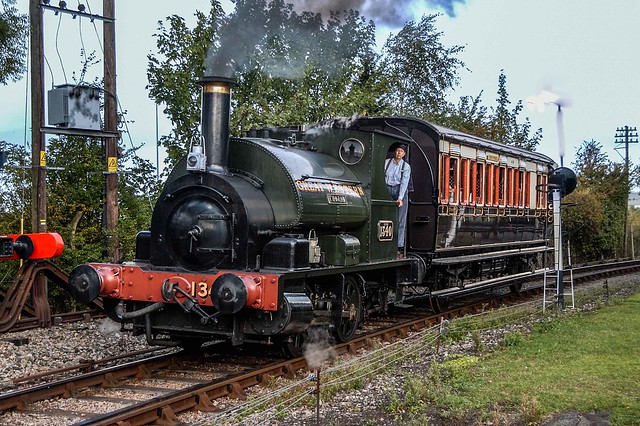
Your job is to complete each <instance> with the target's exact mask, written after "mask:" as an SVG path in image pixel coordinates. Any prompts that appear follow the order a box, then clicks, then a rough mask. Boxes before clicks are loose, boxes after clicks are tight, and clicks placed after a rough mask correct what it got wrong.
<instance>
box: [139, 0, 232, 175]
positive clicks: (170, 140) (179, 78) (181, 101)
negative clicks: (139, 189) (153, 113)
mask: <svg viewBox="0 0 640 426" xmlns="http://www.w3.org/2000/svg"><path fill="white" fill-rule="evenodd" d="M195 15H196V20H197V23H196V26H195V28H193V29H189V28H188V26H187V24H186V22H185V20H184V18H183V17H181V16H177V15H173V16H169V17H168V18H167V22H168V26H167V25H165V24H164V23H163V22H162V21H160V22H158V33H156V34H155V36H156V38H157V41H156V46H157V47H158V55H157V56H156V55H151V54H150V55H148V56H147V58H148V59H149V65H148V66H147V77H148V79H149V85H148V86H147V88H148V89H149V97H150V98H151V99H154V100H155V101H156V103H158V104H159V103H164V105H165V108H164V110H163V112H164V113H165V114H167V115H168V116H169V118H170V119H171V123H172V130H171V133H170V134H169V135H163V136H162V137H161V138H160V144H161V145H162V146H163V147H164V148H165V149H166V150H167V156H168V159H169V160H168V161H170V162H171V164H175V162H176V161H178V160H179V159H180V158H182V157H183V156H184V154H185V152H186V150H187V148H188V146H189V145H190V143H191V142H192V141H195V140H198V138H199V135H198V132H197V130H198V122H199V117H200V114H199V112H200V111H199V104H198V100H199V96H200V88H199V86H198V84H197V83H196V80H197V79H198V78H200V77H202V75H203V72H204V63H205V59H206V57H207V49H208V46H209V45H210V44H211V43H215V41H216V34H217V33H218V32H219V27H220V25H221V24H222V20H223V17H224V12H223V11H222V7H221V6H220V3H219V2H218V1H216V0H212V1H211V11H210V12H209V14H208V15H205V14H203V13H202V12H199V11H196V13H195Z"/></svg>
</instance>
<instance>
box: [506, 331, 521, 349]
mask: <svg viewBox="0 0 640 426" xmlns="http://www.w3.org/2000/svg"><path fill="white" fill-rule="evenodd" d="M524 340H525V338H524V336H523V335H522V333H519V332H515V333H506V334H505V335H504V340H503V344H504V345H505V346H518V345H520V344H521V343H522V342H524Z"/></svg>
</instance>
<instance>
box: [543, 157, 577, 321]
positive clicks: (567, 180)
mask: <svg viewBox="0 0 640 426" xmlns="http://www.w3.org/2000/svg"><path fill="white" fill-rule="evenodd" d="M576 184H577V179H576V175H575V173H574V172H573V170H571V169H569V168H567V167H559V168H558V169H556V170H554V172H553V173H552V174H551V175H550V176H549V192H550V194H551V199H552V203H553V247H554V254H555V256H554V259H555V262H554V263H555V270H556V292H557V293H556V294H557V296H558V309H560V310H561V311H563V310H564V257H563V252H562V251H563V250H562V244H563V243H562V214H561V213H562V210H561V207H562V206H561V199H562V197H564V196H565V195H568V194H570V193H572V192H573V190H574V189H575V188H576Z"/></svg>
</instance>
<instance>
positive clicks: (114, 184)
mask: <svg viewBox="0 0 640 426" xmlns="http://www.w3.org/2000/svg"><path fill="white" fill-rule="evenodd" d="M103 14H104V16H105V18H111V20H109V21H105V22H104V26H103V37H104V130H105V132H116V131H117V130H118V100H117V97H116V31H115V26H116V23H115V16H116V13H115V0H103ZM105 153H106V161H107V165H106V166H107V171H106V177H107V178H106V195H105V206H104V212H105V227H106V230H107V249H108V254H109V258H110V259H111V260H112V261H114V262H117V261H119V260H120V250H119V244H118V238H117V235H116V230H117V228H118V137H107V138H106V147H105Z"/></svg>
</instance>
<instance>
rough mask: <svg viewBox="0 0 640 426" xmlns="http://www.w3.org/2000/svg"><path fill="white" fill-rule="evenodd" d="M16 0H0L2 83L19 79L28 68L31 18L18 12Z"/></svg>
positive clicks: (0, 77) (0, 66)
mask: <svg viewBox="0 0 640 426" xmlns="http://www.w3.org/2000/svg"><path fill="white" fill-rule="evenodd" d="M15 3H16V0H0V6H1V7H2V10H1V11H0V83H2V84H7V83H8V82H9V81H18V80H20V78H22V74H23V73H24V72H25V70H26V59H27V40H28V38H29V19H28V16H27V15H24V14H20V13H18V10H17V9H16V8H15V6H14V5H15Z"/></svg>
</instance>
